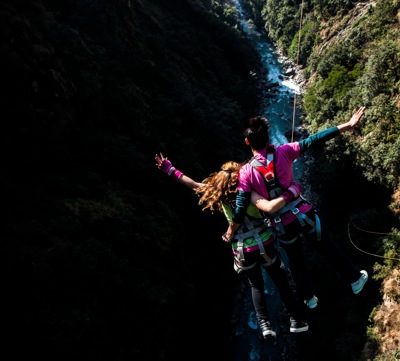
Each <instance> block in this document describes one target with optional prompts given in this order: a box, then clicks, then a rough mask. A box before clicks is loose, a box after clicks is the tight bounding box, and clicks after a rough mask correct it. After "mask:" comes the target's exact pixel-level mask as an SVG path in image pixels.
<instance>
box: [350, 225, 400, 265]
mask: <svg viewBox="0 0 400 361" xmlns="http://www.w3.org/2000/svg"><path fill="white" fill-rule="evenodd" d="M350 224H352V226H353V227H354V228H356V229H358V230H359V231H361V232H365V233H370V234H378V235H386V236H390V235H392V234H393V233H384V232H374V231H368V230H365V229H362V228H360V227H358V226H356V225H355V224H354V222H352V221H350V222H348V223H347V236H348V238H349V241H350V243H351V245H352V246H353V247H354V248H355V249H357V250H358V251H359V252H361V253H364V254H367V255H369V256H373V257H377V258H383V259H388V260H392V261H399V262H400V258H397V257H386V256H382V255H380V254H376V253H372V252H368V251H365V250H363V249H361V248H360V247H359V246H357V245H356V244H355V243H354V241H353V239H352V238H351V234H350Z"/></svg>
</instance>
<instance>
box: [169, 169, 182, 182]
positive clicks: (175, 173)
mask: <svg viewBox="0 0 400 361" xmlns="http://www.w3.org/2000/svg"><path fill="white" fill-rule="evenodd" d="M172 168H173V170H170V172H169V173H168V175H169V176H170V177H171V178H172V179H173V180H174V181H175V182H179V179H181V178H182V176H183V173H182V172H181V171H180V170H179V169H175V167H172Z"/></svg>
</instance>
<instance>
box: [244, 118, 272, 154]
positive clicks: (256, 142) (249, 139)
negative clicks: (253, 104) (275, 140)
mask: <svg viewBox="0 0 400 361" xmlns="http://www.w3.org/2000/svg"><path fill="white" fill-rule="evenodd" d="M243 134H244V136H245V141H246V144H247V145H249V146H250V147H251V148H252V149H254V150H261V149H264V148H266V147H267V146H268V145H269V123H268V120H267V118H264V117H261V116H256V117H253V118H250V119H248V120H247V122H246V128H245V130H244V133H243Z"/></svg>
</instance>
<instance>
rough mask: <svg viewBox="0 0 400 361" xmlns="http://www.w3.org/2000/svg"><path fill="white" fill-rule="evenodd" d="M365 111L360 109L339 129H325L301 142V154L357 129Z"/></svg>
mask: <svg viewBox="0 0 400 361" xmlns="http://www.w3.org/2000/svg"><path fill="white" fill-rule="evenodd" d="M364 110H365V107H360V108H358V109H357V110H356V111H355V112H354V113H353V115H352V117H351V118H350V120H349V121H348V122H346V123H342V124H340V125H338V126H337V127H331V128H328V129H325V130H323V131H321V132H318V133H316V134H313V135H310V136H309V137H308V138H306V139H303V140H301V141H300V142H299V146H300V150H301V153H304V152H305V151H306V150H307V149H309V148H311V147H312V146H314V145H317V144H321V143H325V142H326V141H328V140H330V139H332V138H334V137H336V136H338V135H339V134H341V133H343V132H345V131H347V130H350V129H353V128H354V127H356V126H357V125H358V124H359V122H360V120H361V118H362V116H363V115H364Z"/></svg>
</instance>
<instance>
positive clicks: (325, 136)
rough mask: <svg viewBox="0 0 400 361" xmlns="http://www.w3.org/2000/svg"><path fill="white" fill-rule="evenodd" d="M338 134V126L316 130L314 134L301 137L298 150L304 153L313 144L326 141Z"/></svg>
mask: <svg viewBox="0 0 400 361" xmlns="http://www.w3.org/2000/svg"><path fill="white" fill-rule="evenodd" d="M339 134H340V131H339V129H338V127H332V128H328V129H325V130H322V131H321V132H318V133H316V134H313V135H310V136H309V137H308V138H306V139H303V140H301V141H300V142H299V146H300V152H301V153H304V152H305V151H306V150H307V149H309V148H311V147H313V146H315V145H318V144H322V143H325V142H326V141H328V140H330V139H332V138H335V137H336V136H338V135H339Z"/></svg>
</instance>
